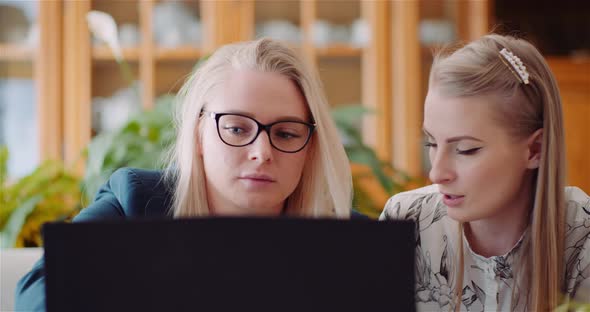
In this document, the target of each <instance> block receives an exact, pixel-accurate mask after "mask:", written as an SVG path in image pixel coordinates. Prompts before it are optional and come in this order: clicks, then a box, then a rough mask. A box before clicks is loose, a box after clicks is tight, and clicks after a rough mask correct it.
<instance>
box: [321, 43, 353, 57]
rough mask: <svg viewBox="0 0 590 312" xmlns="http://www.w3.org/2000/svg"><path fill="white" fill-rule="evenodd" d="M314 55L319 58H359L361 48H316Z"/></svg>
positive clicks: (330, 46) (335, 45)
mask: <svg viewBox="0 0 590 312" xmlns="http://www.w3.org/2000/svg"><path fill="white" fill-rule="evenodd" d="M315 50H316V55H317V56H319V57H360V56H361V55H362V53H363V48H359V47H353V46H349V45H346V44H332V45H329V46H326V47H316V48H315Z"/></svg>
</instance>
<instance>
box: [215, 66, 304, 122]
mask: <svg viewBox="0 0 590 312" xmlns="http://www.w3.org/2000/svg"><path fill="white" fill-rule="evenodd" d="M207 109H208V110H217V111H235V112H237V111H239V112H241V113H244V114H247V115H250V116H252V117H255V118H265V117H266V118H279V117H285V116H288V117H297V118H300V119H306V117H307V115H308V114H307V104H306V101H305V98H304V96H303V95H302V94H301V92H300V91H299V88H297V86H296V84H295V83H294V82H293V81H291V80H290V79H289V78H288V77H286V76H284V75H281V74H279V73H273V72H260V71H253V70H239V71H232V72H230V73H229V74H228V77H227V79H225V80H224V81H223V82H222V83H221V84H220V85H219V86H218V87H217V88H215V90H214V91H213V92H212V97H211V100H210V101H209V105H208V107H207Z"/></svg>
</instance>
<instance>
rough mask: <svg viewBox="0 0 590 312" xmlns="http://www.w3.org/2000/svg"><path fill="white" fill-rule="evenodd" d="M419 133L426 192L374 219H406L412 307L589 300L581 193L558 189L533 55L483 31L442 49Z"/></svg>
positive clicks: (558, 116)
mask: <svg viewBox="0 0 590 312" xmlns="http://www.w3.org/2000/svg"><path fill="white" fill-rule="evenodd" d="M423 127H424V133H425V137H426V144H425V145H426V147H427V148H428V153H429V156H430V162H431V165H432V168H431V169H430V179H431V180H432V182H433V183H435V185H432V186H427V187H424V188H421V189H417V190H413V191H409V192H405V193H400V194H397V195H395V196H394V197H392V198H391V199H390V200H389V202H388V203H387V204H386V206H385V209H384V211H383V214H382V215H381V218H382V219H412V220H415V221H416V293H415V294H416V306H417V310H418V311H458V310H461V311H484V310H485V311H550V310H553V309H555V308H556V306H557V305H558V304H559V303H561V302H567V300H568V298H569V299H572V300H575V301H578V302H589V301H590V197H589V196H588V195H587V194H586V193H584V191H582V190H581V189H579V188H577V187H565V171H566V167H565V144H564V140H565V137H564V129H563V118H562V104H561V99H560V96H559V90H558V88H557V83H556V81H555V78H554V77H553V74H552V73H551V70H550V69H549V66H548V65H547V63H546V61H545V60H544V59H543V56H542V55H541V53H539V51H538V50H537V49H536V48H535V47H534V46H533V45H531V44H530V43H528V42H527V41H525V40H522V39H516V38H513V37H510V36H500V35H495V34H494V35H488V36H484V37H482V38H480V39H478V40H475V41H474V42H471V43H469V44H468V45H466V46H464V47H461V48H460V49H457V50H455V51H448V52H445V51H443V53H441V54H439V55H437V56H436V57H435V60H434V63H433V65H432V69H431V71H430V81H429V90H428V95H427V96H426V100H425V104H424V123H423ZM565 310H568V309H567V308H566V309H565Z"/></svg>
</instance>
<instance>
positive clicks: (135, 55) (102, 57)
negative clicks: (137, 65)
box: [92, 46, 140, 62]
mask: <svg viewBox="0 0 590 312" xmlns="http://www.w3.org/2000/svg"><path fill="white" fill-rule="evenodd" d="M121 52H122V53H123V58H124V59H125V60H126V61H128V62H130V61H137V60H139V53H140V49H139V48H138V47H130V48H122V49H121ZM92 59H93V60H96V61H114V60H115V56H114V55H113V52H112V51H111V49H110V48H109V47H107V46H94V47H92Z"/></svg>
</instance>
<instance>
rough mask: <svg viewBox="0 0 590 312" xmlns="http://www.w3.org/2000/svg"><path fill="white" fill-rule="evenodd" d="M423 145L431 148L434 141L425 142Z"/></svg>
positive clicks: (434, 145)
mask: <svg viewBox="0 0 590 312" xmlns="http://www.w3.org/2000/svg"><path fill="white" fill-rule="evenodd" d="M424 146H425V147H428V148H431V147H433V148H435V147H436V143H432V142H426V143H424Z"/></svg>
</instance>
